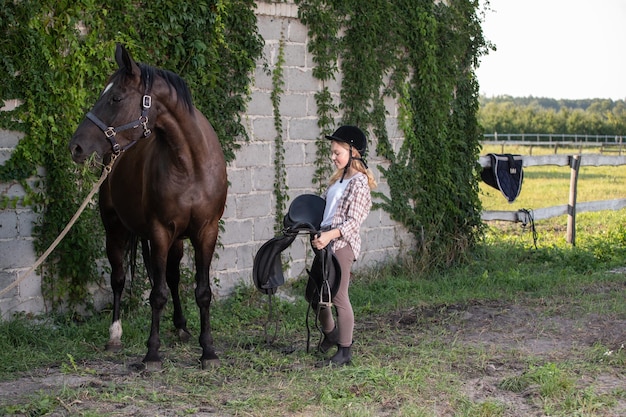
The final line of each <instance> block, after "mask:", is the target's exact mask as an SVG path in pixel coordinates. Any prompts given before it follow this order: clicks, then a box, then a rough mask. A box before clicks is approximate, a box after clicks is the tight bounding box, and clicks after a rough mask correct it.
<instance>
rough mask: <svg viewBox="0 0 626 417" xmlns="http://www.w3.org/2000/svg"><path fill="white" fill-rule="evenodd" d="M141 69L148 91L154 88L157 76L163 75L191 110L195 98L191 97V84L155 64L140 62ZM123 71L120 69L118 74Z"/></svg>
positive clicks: (143, 81) (142, 78) (142, 79)
mask: <svg viewBox="0 0 626 417" xmlns="http://www.w3.org/2000/svg"><path fill="white" fill-rule="evenodd" d="M138 65H139V68H140V69H141V81H142V83H143V85H144V86H145V87H146V91H149V90H150V89H151V88H152V84H153V83H154V79H155V77H161V78H163V79H164V80H165V82H166V83H167V85H168V86H169V87H170V88H173V89H174V91H176V95H177V96H178V99H179V100H182V102H183V103H184V104H185V107H187V110H188V111H189V112H191V111H192V109H193V100H192V99H191V91H189V86H187V83H186V82H185V80H184V79H183V78H182V77H181V76H179V75H178V74H175V73H173V72H171V71H168V70H164V69H160V68H155V67H153V66H150V65H147V64H138ZM120 72H121V71H118V75H119V73H120Z"/></svg>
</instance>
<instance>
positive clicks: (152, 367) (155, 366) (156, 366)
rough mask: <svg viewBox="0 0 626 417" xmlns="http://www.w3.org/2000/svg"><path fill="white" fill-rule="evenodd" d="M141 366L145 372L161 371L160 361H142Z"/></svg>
mask: <svg viewBox="0 0 626 417" xmlns="http://www.w3.org/2000/svg"><path fill="white" fill-rule="evenodd" d="M143 365H144V366H145V368H146V371H151V372H158V371H160V370H161V367H162V364H161V362H160V361H144V362H143Z"/></svg>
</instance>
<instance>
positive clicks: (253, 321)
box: [0, 149, 626, 417]
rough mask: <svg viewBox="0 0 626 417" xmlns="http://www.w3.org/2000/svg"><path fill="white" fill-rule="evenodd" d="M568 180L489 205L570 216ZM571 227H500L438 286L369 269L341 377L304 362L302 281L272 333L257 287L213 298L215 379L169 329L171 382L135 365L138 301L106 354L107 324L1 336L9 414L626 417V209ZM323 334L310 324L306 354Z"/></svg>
mask: <svg viewBox="0 0 626 417" xmlns="http://www.w3.org/2000/svg"><path fill="white" fill-rule="evenodd" d="M505 151H508V150H505ZM495 152H500V150H499V149H498V150H497V151H495ZM513 153H516V152H513ZM533 154H536V150H534V151H533ZM555 168H556V167H555ZM621 168H623V167H621ZM621 168H620V169H619V170H615V171H612V170H614V168H611V169H607V170H604V169H603V168H600V169H601V171H597V172H595V171H594V172H592V173H590V174H588V175H590V176H593V177H594V178H595V179H594V184H595V185H592V184H589V186H588V187H587V188H588V190H589V191H588V192H589V193H590V194H591V193H593V197H591V198H589V200H596V199H598V200H601V199H611V198H624V197H626V196H625V195H624V194H625V192H624V189H623V188H624V184H626V181H625V178H624V175H625V172H624V170H622V169H621ZM558 169H559V171H558V172H556V171H554V172H552V171H536V172H535V171H534V170H531V169H528V173H527V181H525V183H524V188H523V191H522V195H521V196H520V200H518V201H516V202H515V203H514V204H513V205H512V206H513V207H514V208H510V206H509V205H508V203H506V201H505V200H504V197H502V196H501V195H499V194H496V193H495V190H494V192H493V195H490V194H489V192H488V191H486V192H485V193H484V195H483V199H484V202H485V206H486V207H490V208H491V209H496V208H498V205H499V204H502V202H504V205H505V208H502V209H513V210H514V209H517V208H520V207H527V208H538V207H547V206H551V205H560V204H565V203H566V201H567V191H566V190H567V188H568V187H569V172H568V169H567V168H558ZM560 170H563V171H564V173H563V174H561V172H560ZM583 175H584V174H581V180H580V183H579V185H580V186H581V187H583V185H584V184H583V183H584V181H585V180H584V178H583ZM561 177H563V178H565V180H564V181H561ZM612 178H615V179H614V180H612ZM596 180H599V181H596ZM552 181H554V182H553V183H552ZM612 181H613V182H612ZM544 182H550V183H551V185H548V186H546V185H545V184H544ZM604 182H607V183H608V184H609V185H607V186H604ZM611 182H612V184H613V185H612V186H611V185H610V184H611ZM600 183H602V185H600ZM620 188H621V189H620ZM535 189H536V190H539V191H535ZM563 189H564V190H565V191H563ZM552 191H554V194H551V193H550V192H552ZM586 192H587V191H582V188H581V192H580V194H584V193H586ZM620 193H621V194H620ZM582 198H584V197H583V196H582V195H581V199H582ZM491 200H493V201H491ZM498 200H501V201H498ZM581 201H582V200H581ZM498 209H500V208H498ZM565 225H566V224H565V219H564V218H563V219H559V218H556V219H550V220H546V221H541V222H538V224H537V231H538V245H537V248H534V247H533V245H532V240H531V239H530V237H529V231H528V230H524V229H522V228H521V227H520V225H519V224H502V223H501V222H497V223H496V224H490V225H488V229H487V234H486V239H485V241H484V242H482V243H481V244H480V245H479V246H478V247H477V248H476V250H475V251H473V252H472V253H471V254H468V262H466V263H463V264H461V265H456V266H454V267H452V268H448V269H442V270H438V271H433V272H430V273H428V274H423V273H419V272H416V269H415V267H414V265H412V262H411V258H410V257H408V260H406V261H404V262H403V263H390V264H388V265H385V266H381V267H380V268H376V269H371V270H367V271H359V272H358V273H356V274H355V275H354V277H353V281H352V284H351V285H352V287H351V299H352V303H353V305H354V309H355V316H356V329H355V344H354V352H355V355H354V359H353V362H352V364H350V365H349V366H346V367H343V368H340V369H331V368H324V367H322V368H319V367H316V363H317V362H318V361H320V360H321V359H322V356H320V355H319V354H317V353H314V352H313V351H314V349H312V351H311V352H307V349H306V345H307V343H306V342H307V331H306V327H305V317H306V311H307V306H306V302H305V301H304V297H303V293H304V286H305V284H306V282H305V281H304V280H303V279H298V280H294V281H292V282H290V283H289V284H288V285H285V286H284V287H283V288H281V295H282V297H281V298H277V299H275V300H274V308H275V309H276V310H275V311H276V313H277V317H278V318H279V321H278V322H277V323H276V324H277V327H276V328H275V327H274V326H273V325H270V326H267V327H266V320H267V317H268V305H267V299H266V298H265V297H264V296H262V295H261V294H260V293H259V292H257V291H256V290H255V289H254V288H250V287H245V286H244V287H240V288H238V290H237V291H236V292H235V293H234V294H233V295H232V296H231V297H229V298H228V299H225V300H219V301H218V302H216V303H215V305H214V306H213V309H212V312H213V313H212V324H213V329H214V332H213V335H214V337H215V341H216V347H217V351H218V354H219V355H220V357H221V360H222V364H221V366H219V367H217V368H215V369H210V370H206V371H202V370H200V369H199V364H198V362H197V360H198V357H199V355H200V352H199V347H198V346H197V342H196V341H195V340H192V342H190V343H180V342H178V341H177V340H176V338H175V336H174V332H172V331H164V332H163V345H162V353H163V359H164V362H163V369H162V370H161V371H159V372H148V371H142V370H140V366H138V364H139V362H140V361H141V358H142V357H143V355H144V354H145V340H146V338H147V333H148V329H149V309H148V307H147V306H146V305H136V306H134V307H132V308H131V307H126V310H125V311H124V313H123V317H124V326H125V327H124V343H125V347H124V350H123V351H122V352H118V353H110V352H105V351H104V350H103V347H104V345H105V343H106V339H107V336H108V330H107V329H108V324H109V320H110V319H109V312H108V311H105V312H102V313H101V314H96V315H94V316H93V317H90V318H87V319H85V320H82V321H76V320H73V319H72V318H69V317H63V316H48V317H38V318H30V317H18V318H16V319H15V320H13V321H11V322H5V323H0V415H24V416H43V415H55V416H57V415H59V416H60V415H81V416H116V415H120V416H121V415H135V416H187V415H194V416H268V415H272V416H307V417H308V416H316V417H318V416H355V417H360V416H363V417H366V416H418V417H419V416H433V417H434V416H468V417H470V416H471V417H474V416H479V417H480V416H484V417H491V416H548V415H549V416H611V417H613V416H623V415H626V349H624V344H625V343H626V297H625V296H626V210H621V211H617V212H599V213H582V214H580V215H579V217H578V221H577V229H578V232H577V245H576V246H575V247H572V246H570V245H567V244H566V243H565V240H564V233H565ZM189 281H190V280H189V278H187V281H186V284H185V288H184V295H185V297H184V298H185V299H186V300H187V302H186V305H187V306H186V310H187V316H188V319H189V324H190V328H191V330H192V331H194V329H197V328H198V323H197V312H196V309H195V306H194V304H193V301H192V300H193V295H192V294H193V288H192V285H191V283H190V282H189ZM170 317H171V312H170V311H168V312H166V313H165V318H164V322H163V326H162V328H164V329H167V328H168V327H169V320H170V319H169V318H170ZM266 329H267V330H268V331H269V335H270V336H274V339H273V341H272V343H266ZM274 329H277V330H276V332H275V333H274V331H275V330H274ZM196 334H197V333H196ZM318 337H319V334H318V333H317V332H316V331H315V329H313V334H312V339H311V346H312V348H314V347H315V345H316V343H317V341H318Z"/></svg>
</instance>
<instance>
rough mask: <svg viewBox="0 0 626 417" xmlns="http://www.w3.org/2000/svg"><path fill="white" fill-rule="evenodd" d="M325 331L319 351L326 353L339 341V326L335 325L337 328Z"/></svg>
mask: <svg viewBox="0 0 626 417" xmlns="http://www.w3.org/2000/svg"><path fill="white" fill-rule="evenodd" d="M323 333H324V339H323V340H322V343H321V344H320V347H319V351H320V352H322V353H326V352H328V350H329V349H330V348H332V347H333V346H336V345H337V343H338V342H339V329H338V328H337V326H335V328H334V329H333V330H332V331H331V332H330V333H326V332H323Z"/></svg>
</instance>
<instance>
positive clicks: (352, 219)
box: [322, 172, 372, 259]
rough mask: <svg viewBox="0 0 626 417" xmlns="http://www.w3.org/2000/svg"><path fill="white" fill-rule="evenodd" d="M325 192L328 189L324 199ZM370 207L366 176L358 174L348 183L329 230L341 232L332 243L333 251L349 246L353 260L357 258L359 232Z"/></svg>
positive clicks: (359, 248)
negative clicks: (352, 253)
mask: <svg viewBox="0 0 626 417" xmlns="http://www.w3.org/2000/svg"><path fill="white" fill-rule="evenodd" d="M327 192H328V189H326V191H324V193H323V194H322V198H324V199H326V194H327ZM371 207H372V195H371V194H370V187H369V185H368V181H367V175H365V174H363V173H361V172H358V173H357V174H356V175H355V176H354V177H352V179H351V180H350V182H349V183H348V186H347V187H346V190H345V191H344V192H343V195H342V196H341V199H340V200H339V203H338V204H337V211H336V212H335V214H334V216H333V220H332V223H331V226H330V228H331V229H339V231H340V232H341V237H339V238H337V239H335V240H334V241H333V242H332V243H333V246H332V248H333V250H334V251H337V250H339V249H341V248H343V247H345V246H346V245H348V244H349V245H350V247H351V248H352V252H354V259H356V258H358V256H359V253H360V252H361V235H360V234H359V230H360V227H361V224H362V223H363V222H364V221H365V218H366V217H367V215H368V214H369V212H370V208H371Z"/></svg>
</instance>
